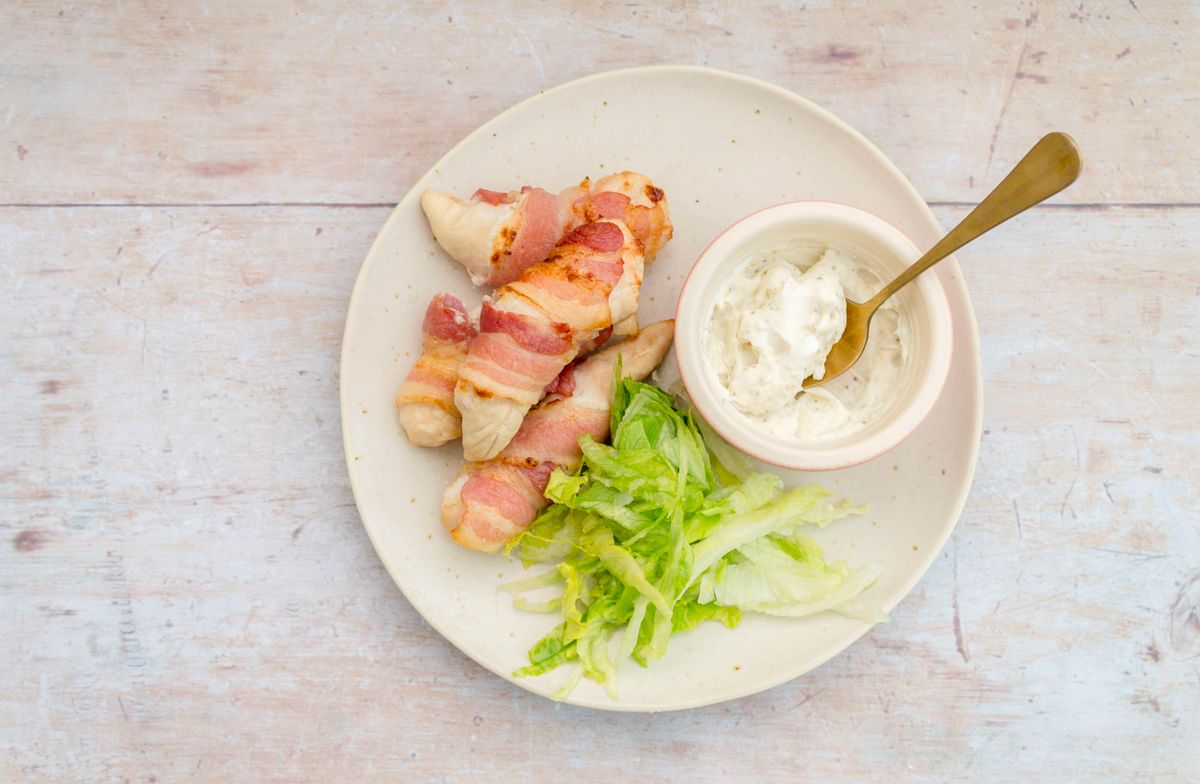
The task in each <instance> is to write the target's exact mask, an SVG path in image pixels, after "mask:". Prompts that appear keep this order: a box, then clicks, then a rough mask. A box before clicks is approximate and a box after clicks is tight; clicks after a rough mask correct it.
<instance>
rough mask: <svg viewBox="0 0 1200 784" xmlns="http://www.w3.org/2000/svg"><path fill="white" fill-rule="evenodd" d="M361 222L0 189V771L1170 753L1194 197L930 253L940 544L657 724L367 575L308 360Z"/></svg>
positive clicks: (1016, 227)
mask: <svg viewBox="0 0 1200 784" xmlns="http://www.w3.org/2000/svg"><path fill="white" fill-rule="evenodd" d="M31 154H32V153H31ZM248 182H251V185H250V186H248V187H256V186H254V185H253V183H252V178H251V180H250V181H248ZM938 214H939V218H940V219H941V220H942V221H943V223H944V224H946V225H949V224H950V223H952V222H953V221H955V220H957V219H958V218H960V217H961V215H962V214H963V210H962V209H959V208H951V207H947V208H941V209H939V210H938ZM385 215H386V210H384V209H362V208H358V209H356V208H343V209H329V208H299V207H292V208H240V209H232V208H225V209H218V208H174V209H141V208H110V209H95V208H92V209H48V208H41V209H13V208H8V209H3V210H0V312H3V313H4V315H5V323H6V324H7V325H8V326H9V329H8V332H7V334H6V339H5V341H4V342H3V344H0V405H2V406H3V408H4V410H5V411H6V412H7V416H5V417H3V418H0V443H3V444H4V445H5V449H4V450H3V451H2V452H0V499H3V501H2V502H0V617H3V618H4V619H5V629H6V631H5V633H3V634H0V661H3V662H4V663H5V666H4V667H0V728H2V729H0V778H2V779H4V780H23V779H28V780H32V781H63V780H91V779H97V780H116V781H120V780H123V779H129V780H131V781H150V780H152V777H153V778H154V779H156V780H158V781H178V780H197V781H200V780H204V781H213V780H227V781H296V780H345V779H350V778H356V779H365V780H378V779H400V780H406V781H440V780H445V781H476V780H502V779H504V780H508V779H511V780H516V781H542V780H547V779H549V778H551V777H560V776H561V775H562V774H563V772H564V771H566V772H567V773H568V774H569V775H571V776H572V777H574V778H577V779H578V780H581V781H590V780H614V779H615V778H619V779H622V780H623V779H627V778H633V777H637V778H638V779H639V780H646V781H673V780H680V779H682V778H684V777H687V778H688V779H690V780H694V781H713V782H716V781H727V780H762V781H794V780H796V779H797V778H811V779H813V780H861V781H878V780H913V781H916V780H923V779H928V778H970V779H972V780H992V779H1009V778H1019V777H1034V778H1042V777H1045V776H1047V775H1051V774H1053V777H1054V778H1057V779H1072V778H1073V779H1079V780H1089V781H1092V780H1101V779H1107V780H1114V781H1125V780H1131V779H1134V778H1137V779H1139V780H1141V779H1146V780H1161V781H1168V780H1178V781H1182V780H1186V778H1187V776H1188V775H1190V774H1192V773H1194V771H1195V770H1196V769H1197V768H1198V767H1200V751H1198V750H1197V748H1196V746H1195V743H1194V739H1195V738H1196V737H1197V735H1198V734H1200V719H1198V718H1197V714H1196V712H1195V705H1196V704H1197V700H1198V698H1200V672H1198V671H1197V668H1196V667H1197V665H1196V662H1197V658H1196V656H1197V654H1198V653H1200V634H1198V629H1197V627H1196V626H1195V624H1194V622H1190V621H1189V620H1188V615H1187V612H1188V610H1189V608H1190V609H1191V611H1192V612H1200V610H1196V609H1195V608H1194V607H1191V606H1190V605H1189V602H1195V601H1196V600H1197V596H1196V593H1195V589H1194V588H1193V589H1191V590H1192V591H1193V592H1192V593H1187V592H1186V591H1187V590H1188V589H1187V586H1189V585H1192V586H1194V585H1195V584H1196V581H1197V579H1198V578H1200V560H1197V553H1200V541H1198V540H1197V529H1196V527H1195V521H1194V513H1195V509H1196V508H1198V506H1200V498H1198V497H1197V496H1198V494H1200V491H1198V486H1197V483H1196V481H1195V472H1194V465H1195V462H1196V457H1197V453H1198V451H1200V415H1198V414H1197V413H1196V409H1195V402H1194V401H1195V395H1194V389H1195V388H1196V385H1197V381H1198V379H1197V372H1198V371H1197V368H1198V364H1197V362H1196V351H1195V348H1194V346H1192V345H1191V343H1192V340H1191V336H1193V335H1194V334H1196V332H1197V328H1200V323H1198V320H1200V308H1198V307H1197V298H1198V296H1200V271H1198V270H1197V268H1196V266H1195V263H1194V260H1195V258H1196V256H1197V253H1198V252H1200V244H1198V241H1197V239H1196V238H1197V237H1200V209H1062V208H1059V209H1039V210H1035V211H1034V212H1033V213H1031V214H1029V215H1027V216H1024V217H1022V218H1020V219H1018V221H1017V222H1015V223H1014V224H1013V225H1012V226H1010V227H1007V228H1006V229H1004V230H1002V231H1000V232H997V233H996V235H995V236H994V237H989V238H988V239H986V240H983V241H981V243H980V244H979V246H978V247H976V248H975V249H973V250H969V251H968V252H966V253H964V254H962V261H963V269H964V273H965V275H966V277H967V280H968V283H969V285H970V287H971V290H972V292H973V295H974V298H975V303H976V307H977V310H978V313H979V321H980V329H981V333H982V336H983V352H984V369H985V380H986V423H985V428H986V434H985V436H984V443H983V451H982V455H981V460H980V464H979V470H978V474H977V478H976V483H975V487H974V489H973V492H972V496H971V499H970V501H969V503H968V506H967V510H966V513H965V515H964V518H963V520H962V521H961V523H960V526H959V528H958V530H957V532H956V535H955V537H954V539H953V540H952V542H951V544H950V546H949V547H948V549H947V550H946V552H945V553H944V555H943V557H942V558H941V559H939V561H938V563H937V564H936V565H935V567H934V568H933V569H932V570H931V572H930V573H929V575H928V576H927V577H926V579H925V580H924V581H923V582H922V583H921V585H920V586H919V587H918V588H917V590H916V591H915V592H914V593H913V594H912V595H911V596H910V597H909V598H908V599H907V600H906V601H905V602H904V603H903V604H902V605H901V606H900V607H899V608H898V609H897V610H896V612H895V614H894V618H893V622H892V623H890V624H887V625H884V626H880V627H879V628H877V629H876V630H875V631H874V632H873V633H872V634H870V635H869V636H868V637H867V638H866V639H864V640H863V641H861V642H860V643H859V644H857V645H855V646H854V647H852V648H851V649H850V650H849V651H847V652H846V653H845V654H844V655H842V656H839V657H837V658H836V659H835V660H834V661H832V662H830V663H829V664H828V665H826V666H824V667H822V668H821V669H820V670H818V671H817V672H815V673H812V674H810V675H809V676H807V677H805V678H802V679H800V680H798V681H796V682H793V683H791V684H788V685H786V686H783V687H780V688H777V689H774V690H772V691H770V692H768V693H765V694H762V695H759V696H756V697H752V698H748V699H745V700H741V701H738V702H735V703H731V704H726V705H721V706H714V707H712V708H707V709H702V710H697V711H691V712H687V713H683V714H674V715H663V716H629V715H604V714H598V713H595V712H589V711H584V710H578V709H574V708H570V707H562V706H555V705H553V704H551V703H549V702H546V701H544V700H542V699H540V698H535V697H533V696H531V695H528V694H526V693H524V692H521V691H520V690H518V689H516V688H514V687H512V686H510V685H508V684H507V683H504V682H503V681H500V680H499V679H497V678H495V677H493V676H491V675H490V674H488V673H486V672H484V671H483V670H481V669H480V668H479V667H477V666H476V665H475V664H473V663H472V662H470V661H469V660H467V659H465V658H464V657H462V656H461V655H459V654H458V653H457V652H455V651H454V650H453V649H452V648H451V647H450V646H449V645H448V644H446V643H445V642H443V641H442V640H441V638H440V637H438V636H437V635H436V633H434V632H433V631H432V630H430V629H429V628H428V627H426V626H425V624H424V623H423V622H422V621H421V619H420V618H419V617H417V616H416V615H415V613H414V612H413V611H412V609H411V608H410V607H409V606H408V604H407V603H406V602H405V601H404V599H403V598H402V597H401V596H400V595H399V593H398V591H397V590H396V589H395V588H394V586H393V585H392V583H391V581H390V580H389V578H388V577H387V575H386V574H385V573H384V572H383V570H382V568H381V567H380V565H379V563H378V560H377V558H376V557H375V555H374V553H373V551H372V550H371V548H370V545H369V543H368V542H367V539H366V537H365V535H364V534H363V532H362V529H361V526H360V525H359V523H358V519H357V515H356V512H355V510H354V508H353V505H352V500H351V497H350V494H349V489H348V486H347V480H346V477H345V472H344V467H343V463H342V453H341V444H340V438H339V432H338V413H337V383H336V381H337V378H336V374H337V354H338V347H339V340H340V334H341V326H342V320H343V317H344V309H345V305H346V302H347V299H348V296H349V291H350V287H351V285H352V282H353V278H354V274H355V272H356V270H357V265H358V262H359V261H360V259H361V258H362V257H363V256H364V255H365V252H366V249H367V247H368V245H369V243H370V241H371V239H372V237H373V236H374V233H375V231H376V230H377V228H378V226H379V225H380V224H381V222H382V220H383V218H384V217H385ZM1181 597H1182V598H1181ZM1189 597H1190V598H1189ZM956 625H957V626H958V628H959V630H960V632H961V635H960V636H961V642H960V641H958V640H956V636H955V633H954V628H955V626H956Z"/></svg>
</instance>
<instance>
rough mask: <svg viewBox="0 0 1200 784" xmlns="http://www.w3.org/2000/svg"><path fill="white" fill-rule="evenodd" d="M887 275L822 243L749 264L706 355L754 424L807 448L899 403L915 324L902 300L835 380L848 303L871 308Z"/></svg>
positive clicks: (723, 307) (725, 299) (714, 323)
mask: <svg viewBox="0 0 1200 784" xmlns="http://www.w3.org/2000/svg"><path fill="white" fill-rule="evenodd" d="M880 286H881V281H880V279H879V276H877V275H876V274H875V273H874V272H872V271H871V270H870V269H868V268H867V267H866V266H865V265H863V264H862V263H861V262H859V261H858V260H857V259H855V258H853V257H852V256H849V255H847V254H845V253H842V252H840V251H836V250H832V249H826V248H821V247H816V246H803V247H792V248H785V249H780V250H775V251H771V252H768V253H766V254H763V255H760V256H757V257H755V258H753V259H750V260H749V261H747V262H746V263H745V264H743V265H742V266H741V267H740V268H738V269H737V270H736V271H735V272H734V274H733V275H732V276H731V278H730V280H729V282H728V283H727V284H726V285H725V286H724V288H723V289H722V290H721V291H720V292H719V293H718V294H717V297H716V300H715V301H714V304H713V309H712V313H711V315H710V317H709V321H708V329H707V331H706V333H705V335H704V340H703V343H704V355H705V360H706V362H707V364H708V369H709V371H710V372H711V373H713V375H715V376H716V378H717V381H718V382H719V384H720V387H721V389H722V390H723V391H724V393H725V404H726V405H729V406H732V407H733V408H734V409H735V410H736V411H738V412H739V413H740V414H742V415H743V416H744V417H745V418H746V419H747V420H749V421H750V422H751V423H753V424H754V425H755V426H757V427H759V428H761V429H763V430H766V431H768V432H770V433H773V434H775V435H779V436H784V437H788V436H790V437H794V438H796V439H798V440H801V441H806V442H822V441H829V440H833V439H836V438H841V437H843V436H847V435H852V434H854V433H856V432H858V431H860V430H863V429H865V428H867V427H868V426H870V425H871V423H873V422H874V421H875V420H876V419H878V418H879V417H880V415H881V414H882V413H883V412H884V411H885V410H886V409H887V407H888V405H889V404H890V403H891V402H892V399H893V396H894V390H895V389H896V386H897V384H898V383H899V380H900V374H901V371H902V370H903V368H904V365H905V362H906V361H907V343H908V340H909V335H908V328H907V323H906V322H905V321H904V320H903V319H901V318H900V314H899V313H898V311H897V310H896V304H895V301H894V298H893V300H892V301H889V302H888V303H886V304H885V305H884V306H883V307H882V308H880V310H879V312H877V313H876V314H875V318H874V319H873V320H872V322H871V332H870V336H869V338H868V339H867V347H866V350H865V351H864V352H863V355H862V357H861V358H859V360H858V362H856V363H855V364H854V366H853V367H852V368H850V370H848V371H846V373H844V374H843V375H841V376H839V377H838V378H836V379H834V380H833V381H830V382H829V383H828V384H826V385H824V386H821V387H816V388H814V389H810V390H807V391H806V390H804V389H803V386H802V385H803V382H804V379H806V378H808V377H809V376H814V377H816V378H818V379H819V378H821V376H822V375H823V372H824V365H825V357H826V355H827V354H828V353H829V349H830V348H831V347H832V346H833V344H834V343H836V342H837V339H838V338H840V337H841V335H842V332H843V331H844V330H845V328H846V298H847V297H848V298H850V299H852V300H855V301H856V302H865V301H866V300H868V299H870V298H871V297H872V296H873V295H874V294H875V292H876V291H878V290H879V288H880Z"/></svg>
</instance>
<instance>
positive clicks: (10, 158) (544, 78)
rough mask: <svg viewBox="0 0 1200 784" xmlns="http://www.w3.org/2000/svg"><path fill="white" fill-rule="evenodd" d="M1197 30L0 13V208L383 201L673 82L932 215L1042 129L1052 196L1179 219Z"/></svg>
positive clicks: (1193, 183) (588, 12) (1034, 8)
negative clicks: (865, 155)
mask: <svg viewBox="0 0 1200 784" xmlns="http://www.w3.org/2000/svg"><path fill="white" fill-rule="evenodd" d="M808 6H812V7H808ZM1194 11H1195V9H1194V7H1193V6H1192V4H1190V3H1188V2H1186V0H1171V1H1169V2H1142V3H1135V2H1124V1H1123V0H1106V1H1105V2H1099V3H1088V4H1086V6H1085V5H1084V4H1075V3H1038V2H1036V1H1034V2H1021V3H1017V4H1011V5H1009V4H996V3H985V4H982V6H981V7H978V6H972V5H969V4H954V3H950V4H942V5H941V6H940V7H935V6H921V7H919V8H917V7H914V6H912V4H910V3H902V2H886V3H870V4H866V5H854V4H844V3H809V4H805V5H803V6H799V5H794V4H781V5H778V6H777V5H775V4H765V3H761V4H760V3H750V2H732V3H727V4H722V5H719V6H715V7H699V6H693V5H690V4H678V3H676V4H662V3H640V2H631V3H625V2H621V3H617V2H599V3H596V2H569V3H564V4H561V5H559V6H557V7H551V8H547V7H546V6H544V5H538V4H527V3H521V2H514V1H513V0H508V1H507V2H504V3H496V4H479V3H455V4H450V5H447V4H445V3H441V2H430V1H429V0H420V2H414V3H402V4H398V5H397V4H395V3H373V4H369V5H367V6H366V7H363V8H360V9H359V10H356V11H352V12H351V11H347V10H346V9H345V8H343V7H342V6H341V5H340V4H337V3H332V2H324V1H322V2H309V3H303V4H300V5H295V4H292V3H287V2H279V1H278V0H274V1H272V2H266V3H194V4H191V3H189V4H181V3H169V2H161V1H160V2H153V1H147V0H142V1H141V2H117V3H103V4H78V5H73V4H67V5H62V6H60V5H57V4H47V3H43V2H37V1H36V0H19V1H18V2H9V3H6V4H4V5H3V7H0V30H3V31H4V37H3V44H2V45H0V201H4V202H27V203H34V202H36V203H43V202H66V203H84V202H134V203H140V202H224V203H228V202H360V203H361V202H367V203H370V202H394V201H396V200H397V199H398V198H399V197H400V196H401V195H402V194H403V193H404V191H405V190H406V189H407V187H408V185H409V184H410V183H412V182H413V181H414V180H415V179H416V178H417V177H418V176H419V175H420V174H421V173H422V172H423V171H424V170H425V169H426V168H428V167H429V166H430V164H432V163H433V161H435V160H436V159H437V157H438V156H440V155H441V153H442V152H444V151H445V150H446V149H448V147H449V146H450V145H451V144H453V143H454V141H456V140H457V139H459V138H461V137H462V136H463V135H464V134H465V133H466V132H467V131H469V130H470V129H472V128H474V127H475V126H477V125H478V124H480V123H481V122H483V121H485V120H487V119H488V118H490V117H491V116H492V115H494V114H495V113H496V112H498V111H500V110H502V109H504V108H505V107H507V106H510V105H511V104H513V103H515V102H516V101H518V100H521V99H523V98H525V97H527V96H529V95H531V94H534V93H536V92H537V91H538V90H541V89H544V88H547V87H550V86H553V85H556V84H560V83H562V82H565V81H568V80H570V79H574V78H576V77H580V76H584V75H587V74H590V73H594V72H597V71H602V70H607V69H611V68H621V67H626V66H631V65H644V64H654V63H685V64H702V65H710V66H714V67H718V68H724V69H729V70H733V71H738V72H744V73H747V74H749V75H753V76H758V77H761V78H764V79H768V80H770V81H773V82H777V83H779V84H781V85H783V86H785V87H788V88H791V89H793V90H795V91H797V92H799V93H800V94H802V95H805V96H807V97H809V98H811V99H813V100H814V101H816V102H817V103H819V104H821V105H823V106H825V107H827V108H829V109H830V110H832V111H833V112H835V113H836V114H837V115H839V116H840V117H842V118H844V119H845V120H847V121H848V122H850V123H851V124H852V125H854V126H855V127H857V128H859V129H860V130H862V131H863V132H864V133H866V134H867V135H868V136H869V137H870V138H872V139H873V140H874V141H875V142H876V143H878V144H879V145H880V147H881V148H882V149H883V150H884V151H885V152H886V153H887V154H888V155H889V156H890V157H892V159H893V160H895V161H896V162H897V164H898V165H899V166H900V167H901V169H902V170H904V171H905V172H907V173H908V174H909V175H910V176H911V177H912V178H913V180H914V181H915V183H916V185H917V187H918V189H919V190H920V191H921V192H922V193H923V194H924V195H925V196H926V198H928V199H930V200H933V201H971V200H977V199H978V198H980V197H981V196H982V195H983V194H984V193H986V191H987V189H988V188H989V187H990V185H991V184H992V183H994V182H995V181H996V180H997V179H998V178H999V177H1000V176H1001V175H1002V174H1003V173H1004V172H1005V171H1006V170H1007V168H1008V167H1009V166H1011V165H1012V164H1013V163H1014V162H1015V161H1016V159H1017V158H1018V157H1019V156H1020V155H1021V154H1023V153H1024V151H1025V150H1026V149H1028V147H1029V145H1030V144H1031V143H1032V142H1033V141H1034V140H1035V139H1036V138H1037V137H1038V136H1039V135H1041V134H1042V133H1044V132H1046V131H1048V130H1051V129H1060V130H1065V131H1068V132H1071V133H1073V134H1075V135H1076V136H1077V137H1078V139H1079V142H1080V144H1081V146H1082V148H1083V150H1084V153H1085V157H1086V163H1087V166H1086V171H1085V175H1084V177H1083V179H1082V181H1081V182H1080V183H1079V184H1077V185H1076V186H1075V187H1074V188H1073V189H1072V190H1071V191H1070V193H1069V194H1068V195H1066V196H1065V197H1063V198H1065V199H1067V200H1070V201H1073V202H1186V203H1197V202H1200V184H1198V183H1200V144H1197V138H1196V131H1195V126H1196V124H1195V122H1192V121H1188V120H1185V119H1184V118H1189V117H1190V118H1194V117H1195V116H1196V114H1197V112H1198V111H1200V92H1198V91H1197V89H1196V85H1197V84H1200V18H1197V15H1196V14H1195V12H1194Z"/></svg>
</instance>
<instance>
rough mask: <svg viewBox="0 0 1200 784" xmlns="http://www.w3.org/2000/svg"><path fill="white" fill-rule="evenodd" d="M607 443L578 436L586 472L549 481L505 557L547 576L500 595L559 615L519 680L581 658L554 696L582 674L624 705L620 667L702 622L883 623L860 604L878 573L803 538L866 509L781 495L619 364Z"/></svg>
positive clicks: (815, 490)
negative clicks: (544, 502) (543, 504)
mask: <svg viewBox="0 0 1200 784" xmlns="http://www.w3.org/2000/svg"><path fill="white" fill-rule="evenodd" d="M610 440H611V445H606V444H600V443H597V442H596V441H595V440H593V439H592V438H591V437H590V436H584V437H582V438H581V439H580V442H579V445H580V448H581V450H582V452H583V462H582V464H581V466H580V468H579V469H578V470H577V471H575V472H574V473H567V472H564V471H562V470H558V471H555V472H554V473H553V474H552V475H551V477H550V481H549V484H548V486H547V487H546V497H547V498H549V499H550V500H551V501H552V502H553V503H552V504H551V505H550V506H549V507H548V508H547V509H546V510H545V511H544V512H542V514H541V515H539V516H538V518H537V519H536V520H535V521H534V523H533V525H531V526H530V527H529V528H528V529H527V530H526V531H524V532H523V533H521V534H519V535H517V536H516V537H514V538H513V539H512V540H511V541H510V542H509V543H508V545H507V547H506V549H505V552H506V553H508V552H513V551H515V552H516V554H517V555H518V556H519V557H520V559H521V560H522V561H523V563H524V564H525V566H526V567H527V568H528V567H532V566H536V565H545V566H546V567H547V568H546V569H545V570H544V571H542V572H540V573H538V574H535V575H534V576H533V577H530V578H527V579H524V580H518V581H516V582H513V583H509V584H507V585H505V586H502V589H504V590H506V591H509V592H511V593H514V594H516V596H515V602H516V604H517V606H518V607H520V608H523V609H527V610H531V611H535V612H555V613H558V614H559V615H560V616H561V622H560V623H559V624H558V625H557V626H556V627H554V628H553V629H551V630H550V632H549V633H548V634H546V636H544V637H543V638H542V639H541V640H539V641H538V642H537V643H536V644H535V645H534V646H533V647H532V648H530V650H529V665H528V666H526V667H523V668H521V669H520V670H517V672H516V673H515V675H517V676H528V675H541V674H543V673H546V672H549V671H550V670H553V669H555V668H556V667H559V666H561V665H563V664H567V663H572V662H574V663H577V669H576V671H575V672H574V673H573V674H572V676H571V678H570V679H568V682H567V684H566V685H565V686H564V687H563V688H562V689H561V690H560V691H559V692H558V693H557V694H556V695H555V696H556V698H559V699H561V698H563V697H565V696H566V695H567V694H569V693H570V691H571V689H573V688H574V686H575V685H576V683H577V682H578V680H579V678H581V677H586V678H590V679H591V680H593V681H596V682H598V683H601V684H604V686H605V687H606V689H608V692H609V694H610V695H613V696H615V694H616V691H615V680H616V674H617V667H618V666H619V664H620V662H622V661H624V660H625V659H627V658H632V659H633V660H634V661H636V662H638V663H639V664H640V665H642V666H646V665H648V664H650V663H651V662H653V661H655V660H657V659H660V658H662V657H663V656H664V655H665V654H666V652H667V645H668V642H669V640H670V637H671V635H672V634H675V633H678V632H683V631H687V630H689V629H693V628H695V627H696V626H698V625H699V624H701V623H703V622H705V621H714V622H717V623H722V624H724V625H725V626H727V627H729V628H733V627H735V626H737V624H738V622H739V621H740V620H741V617H742V614H743V613H745V612H755V613H763V614H766V615H777V616H787V617H798V616H803V615H809V614H812V613H816V612H821V611H825V610H832V611H835V612H840V613H843V614H846V615H850V616H852V617H855V618H861V619H864V620H869V621H879V620H883V618H884V616H883V614H882V612H881V611H880V609H879V608H878V607H875V606H871V605H869V604H867V603H864V602H863V601H862V600H861V598H860V595H861V594H862V592H863V591H864V590H865V589H866V588H867V587H869V586H870V585H871V584H872V583H874V581H875V579H876V577H877V576H878V571H877V570H876V569H874V568H873V567H857V568H852V567H850V566H848V565H846V564H844V563H827V562H826V560H825V557H824V555H823V553H822V552H821V549H820V547H818V546H817V544H816V543H815V542H814V541H813V540H812V539H811V538H809V537H808V536H807V535H806V534H805V533H804V532H803V531H802V530H801V529H802V528H804V527H805V526H816V527H823V526H826V525H828V524H829V523H831V522H833V521H835V520H838V519H840V518H843V517H846V516H848V515H852V514H859V513H861V512H863V511H864V510H865V507H862V506H855V505H852V504H849V503H845V502H842V503H835V502H832V501H831V500H830V499H829V493H828V492H827V491H825V490H823V489H821V488H819V487H815V486H805V487H795V488H791V489H784V487H783V483H782V481H781V480H780V479H779V477H777V476H774V475H771V474H766V473H757V472H755V471H754V470H753V465H752V464H751V463H750V462H749V461H748V460H747V459H746V458H745V457H744V456H743V455H741V454H740V453H738V452H737V451H736V450H734V449H733V448H732V447H730V446H729V445H728V444H726V443H725V442H723V441H721V440H720V438H719V437H717V436H716V434H715V433H713V432H712V431H711V430H710V429H709V428H708V427H707V425H705V424H704V423H703V422H702V421H700V420H699V419H698V418H697V417H696V416H695V415H694V414H693V413H692V412H690V411H688V410H681V409H680V408H679V407H678V406H677V405H676V403H675V401H674V399H673V398H672V397H671V396H670V395H668V394H667V393H665V392H663V391H662V390H661V389H658V388H657V387H655V386H652V385H650V384H644V383H641V382H638V381H633V380H632V379H627V378H621V377H620V368H619V367H618V369H617V376H616V379H615V383H614V391H613V402H612V438H611V439H610ZM546 591H554V592H557V593H553V594H550V595H549V598H547V594H546V593H545V592H546ZM531 592H542V593H541V595H540V596H539V597H537V598H527V597H526V594H528V593H531Z"/></svg>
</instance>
